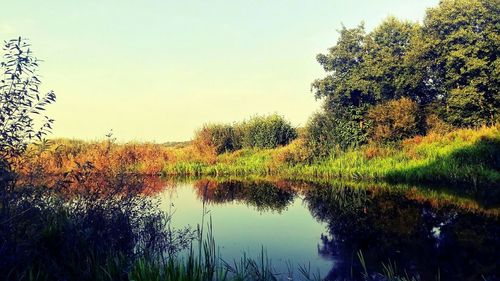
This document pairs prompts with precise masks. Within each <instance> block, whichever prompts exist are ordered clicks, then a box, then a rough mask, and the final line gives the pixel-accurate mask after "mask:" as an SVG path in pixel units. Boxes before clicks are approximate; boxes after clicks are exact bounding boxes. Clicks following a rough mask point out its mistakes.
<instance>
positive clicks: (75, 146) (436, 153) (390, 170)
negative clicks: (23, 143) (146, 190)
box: [19, 125, 500, 191]
mask: <svg viewBox="0 0 500 281" xmlns="http://www.w3.org/2000/svg"><path fill="white" fill-rule="evenodd" d="M27 154H29V157H25V159H22V164H20V165H19V167H22V168H19V172H20V173H22V174H33V173H35V174H38V175H39V174H52V175H58V174H64V173H67V172H68V171H71V170H74V169H75V168H78V166H79V165H80V166H81V165H83V164H85V163H92V166H93V167H94V168H95V170H96V171H100V170H106V171H111V172H114V173H123V172H128V173H137V174H143V175H158V174H163V175H165V176H275V177H281V178H286V179H313V178H314V179H337V178H338V179H349V180H380V181H389V182H399V183H412V184H415V183H421V184H438V185H450V186H460V187H461V188H462V189H466V190H469V191H477V190H480V189H481V190H489V191H492V190H494V187H495V186H498V185H499V184H500V159H499V157H500V156H499V155H500V128H499V126H498V125H497V126H492V127H482V128H478V129H460V130H455V131H453V132H450V133H446V134H438V133H431V134H429V135H427V136H423V137H422V136H417V137H414V138H411V139H406V140H404V141H402V142H399V143H393V144H390V145H381V144H368V145H365V146H363V147H360V148H356V149H350V150H347V151H341V150H334V151H331V152H330V156H329V157H328V158H323V159H316V160H314V159H312V158H311V157H310V156H309V154H308V151H307V148H306V147H305V145H304V143H303V140H302V139H300V138H299V139H297V140H295V141H293V142H292V143H291V144H289V145H287V146H283V147H278V148H275V149H241V150H237V151H234V152H229V153H223V154H220V155H213V154H210V153H206V151H199V150H197V149H196V148H195V147H193V146H192V145H190V144H183V145H181V146H169V145H162V144H151V143H127V144H117V143H115V142H113V141H112V140H107V141H100V142H83V141H78V140H53V141H52V142H51V143H49V144H47V145H45V146H32V147H31V148H30V149H29V150H28V152H27ZM32 156H36V157H32Z"/></svg>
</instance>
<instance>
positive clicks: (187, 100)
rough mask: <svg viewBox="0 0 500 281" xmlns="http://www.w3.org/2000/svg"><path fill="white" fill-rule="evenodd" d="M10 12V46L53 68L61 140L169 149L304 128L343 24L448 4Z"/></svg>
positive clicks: (409, 15) (361, 2)
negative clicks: (284, 125)
mask: <svg viewBox="0 0 500 281" xmlns="http://www.w3.org/2000/svg"><path fill="white" fill-rule="evenodd" d="M4 2H5V3H2V4H1V5H0V6H1V9H0V14H1V15H0V39H1V40H6V39H10V38H13V37H17V36H19V35H20V36H22V37H26V38H29V39H30V40H31V43H32V45H33V49H34V51H35V53H36V56H37V57H38V58H40V59H43V60H44V62H43V63H42V64H41V66H40V71H39V73H40V74H41V75H42V82H43V83H44V84H43V89H44V90H54V91H55V92H56V94H57V102H56V104H54V105H52V106H50V108H49V109H48V113H49V114H50V115H51V116H52V117H54V119H56V123H55V129H54V135H55V136H56V137H70V138H81V139H90V140H92V139H101V138H104V135H105V134H106V133H107V132H108V131H109V130H110V129H113V131H114V134H115V136H116V137H118V140H120V141H129V140H138V141H155V142H164V141H176V140H188V139H190V138H191V137H192V136H193V132H194V130H195V129H196V128H198V127H200V126H201V125H202V124H204V123H207V122H233V121H239V120H243V119H245V118H248V117H250V116H252V115H255V114H268V113H275V112H276V113H278V114H281V115H284V116H285V117H286V118H287V119H289V120H290V121H291V122H292V123H293V124H294V125H295V126H299V125H304V124H305V123H306V122H307V119H308V117H309V116H310V115H311V114H312V113H313V112H314V111H316V110H318V108H319V106H320V101H315V99H314V97H313V94H312V93H311V91H310V84H311V82H312V81H313V80H314V79H316V78H320V77H322V76H324V72H323V70H322V68H321V67H320V65H319V64H318V63H317V62H316V60H315V56H316V54H318V53H321V52H326V50H327V48H329V47H331V46H332V45H334V43H335V41H336V39H337V37H338V34H337V30H338V29H339V28H340V27H341V24H342V23H343V24H344V25H346V26H347V27H353V26H356V25H357V24H359V23H360V22H361V21H364V22H365V26H366V27H367V29H368V30H371V29H372V28H373V27H374V26H376V25H377V24H378V23H379V22H380V21H382V20H383V19H384V18H386V17H387V16H389V15H393V16H396V17H398V18H403V19H409V20H412V21H419V20H421V19H422V18H423V16H424V14H425V10H426V8H428V7H432V6H435V5H437V3H438V0H414V1H407V0H377V1H375V0H317V1H312V0H245V1H243V0H224V1H223V0H197V1H194V0H182V1H181V0H179V1H169V0H114V1H112V0H79V1H76V0H75V1H68V0H44V1H41V0H24V1H4Z"/></svg>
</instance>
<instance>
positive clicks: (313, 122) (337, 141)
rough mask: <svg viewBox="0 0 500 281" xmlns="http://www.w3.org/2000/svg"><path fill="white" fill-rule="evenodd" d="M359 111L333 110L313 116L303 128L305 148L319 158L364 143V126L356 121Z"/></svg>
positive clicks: (349, 108) (348, 109)
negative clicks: (333, 151)
mask: <svg viewBox="0 0 500 281" xmlns="http://www.w3.org/2000/svg"><path fill="white" fill-rule="evenodd" d="M360 110H361V109H359V108H354V107H348V108H335V109H327V110H326V111H325V112H321V113H316V114H314V115H313V116H312V117H311V118H310V119H309V122H308V123H307V126H306V128H305V140H306V146H307V147H308V149H309V150H310V153H311V154H312V155H313V156H315V157H319V158H323V157H326V156H328V155H330V154H331V152H332V150H334V149H342V150H345V149H347V148H349V147H356V146H359V145H361V144H363V143H365V142H366V129H365V128H366V124H364V123H363V122H360V121H358V120H357V116H359V114H360V112H359V111H360Z"/></svg>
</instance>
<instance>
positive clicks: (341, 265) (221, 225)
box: [159, 178, 500, 280]
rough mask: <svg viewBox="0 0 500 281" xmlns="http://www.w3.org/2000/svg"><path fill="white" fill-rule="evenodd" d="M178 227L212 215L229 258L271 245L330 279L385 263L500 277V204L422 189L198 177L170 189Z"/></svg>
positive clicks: (275, 255)
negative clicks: (489, 205) (484, 203)
mask: <svg viewBox="0 0 500 281" xmlns="http://www.w3.org/2000/svg"><path fill="white" fill-rule="evenodd" d="M159 197H160V198H161V202H162V208H163V209H165V210H166V211H168V212H170V213H173V221H172V224H173V226H174V227H175V226H177V227H180V228H181V227H184V226H186V225H190V226H192V227H194V228H196V226H197V225H198V224H200V223H201V221H202V216H203V214H205V222H206V221H208V220H209V219H210V218H211V220H212V226H213V235H214V237H215V240H216V242H217V247H218V248H219V250H220V254H221V256H222V258H223V259H224V260H225V261H226V262H229V263H231V262H232V261H233V260H239V259H240V258H241V257H242V256H243V255H244V254H246V255H247V256H250V257H254V258H259V257H260V255H261V252H262V251H263V249H264V251H265V252H266V255H267V257H268V258H269V259H270V260H271V261H272V264H273V267H274V269H275V270H276V271H277V272H281V273H283V274H284V275H285V276H286V274H287V273H288V272H289V271H290V268H295V275H297V268H298V266H307V267H309V265H310V267H311V270H312V272H314V273H320V275H321V276H322V277H323V278H324V279H325V280H345V279H353V278H354V279H360V278H361V273H362V272H363V271H364V270H363V267H362V265H361V262H360V257H361V256H362V258H363V259H364V260H365V262H366V265H367V267H368V271H369V272H382V271H384V267H385V268H387V267H391V268H393V269H394V270H397V271H399V272H400V273H404V272H405V271H406V272H407V273H408V274H409V275H413V276H418V277H419V278H420V279H421V280H437V278H440V280H499V279H498V278H500V263H499V260H500V259H499V257H500V254H499V253H498V250H500V247H499V246H500V238H499V236H500V224H499V219H498V218H499V214H500V212H499V210H498V208H489V209H485V208H483V207H481V206H480V205H479V204H478V203H476V201H474V200H473V199H469V198H464V197H458V196H453V195H449V194H446V193H439V192H435V191H429V190H422V189H421V188H415V187H396V186H387V185H382V184H366V183H350V184H349V183H339V182H333V183H331V182H330V183H304V182H289V181H279V180H269V179H267V180H262V179H260V180H255V179H254V180H248V179H245V180H242V179H218V178H211V179H198V180H190V181H182V182H174V183H170V184H168V185H167V187H166V188H165V189H164V190H163V191H162V192H161V193H160V195H159Z"/></svg>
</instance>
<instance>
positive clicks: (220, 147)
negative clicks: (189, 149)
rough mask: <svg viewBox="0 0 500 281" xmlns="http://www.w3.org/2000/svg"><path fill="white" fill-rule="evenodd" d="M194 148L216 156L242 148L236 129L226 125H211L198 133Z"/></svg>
mask: <svg viewBox="0 0 500 281" xmlns="http://www.w3.org/2000/svg"><path fill="white" fill-rule="evenodd" d="M193 144H194V146H195V147H196V148H197V149H198V151H200V152H204V153H207V152H209V153H212V154H215V155H218V154H222V153H224V152H230V151H234V150H237V149H240V148H241V144H240V140H239V137H238V136H237V135H236V132H235V129H234V127H232V126H231V125H226V124H209V125H205V126H203V128H201V129H200V130H198V131H197V132H196V135H195V138H194V141H193Z"/></svg>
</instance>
